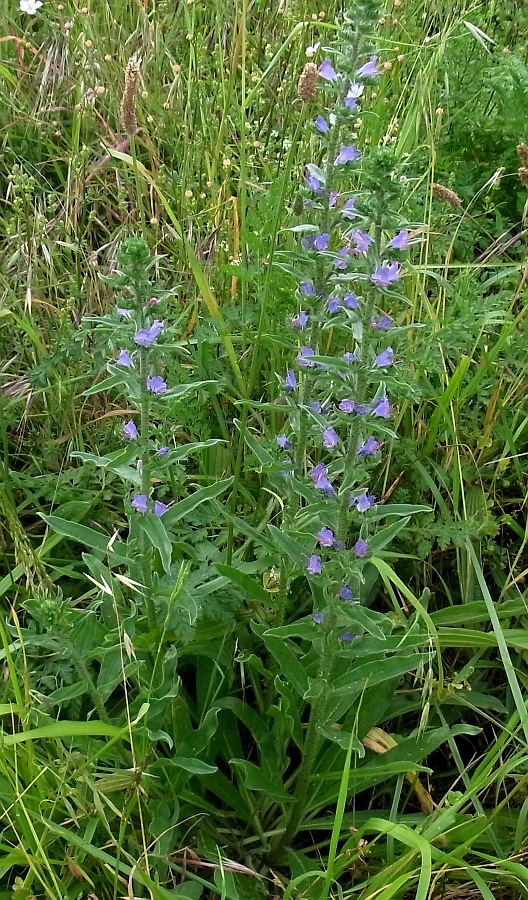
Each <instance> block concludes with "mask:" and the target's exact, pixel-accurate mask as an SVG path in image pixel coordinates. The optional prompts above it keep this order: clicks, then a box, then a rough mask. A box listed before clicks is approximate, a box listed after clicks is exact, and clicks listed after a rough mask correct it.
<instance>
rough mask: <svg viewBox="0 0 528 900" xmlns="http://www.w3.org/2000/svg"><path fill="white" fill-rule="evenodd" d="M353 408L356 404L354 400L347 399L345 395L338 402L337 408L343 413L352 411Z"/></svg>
mask: <svg viewBox="0 0 528 900" xmlns="http://www.w3.org/2000/svg"><path fill="white" fill-rule="evenodd" d="M355 408H356V404H355V403H354V401H353V400H349V399H348V398H347V397H345V399H344V400H341V402H340V404H339V409H340V410H341V412H344V413H353V412H354V410H355Z"/></svg>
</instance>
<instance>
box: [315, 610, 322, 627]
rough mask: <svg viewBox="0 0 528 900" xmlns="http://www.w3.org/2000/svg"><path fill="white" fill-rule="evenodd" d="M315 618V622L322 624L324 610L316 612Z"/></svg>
mask: <svg viewBox="0 0 528 900" xmlns="http://www.w3.org/2000/svg"><path fill="white" fill-rule="evenodd" d="M313 620H314V622H315V624H316V625H321V624H322V621H323V614H322V612H315V613H314V617H313Z"/></svg>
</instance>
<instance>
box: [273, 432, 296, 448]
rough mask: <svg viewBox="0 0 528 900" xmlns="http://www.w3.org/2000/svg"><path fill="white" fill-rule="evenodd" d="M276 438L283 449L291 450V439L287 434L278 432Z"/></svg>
mask: <svg viewBox="0 0 528 900" xmlns="http://www.w3.org/2000/svg"><path fill="white" fill-rule="evenodd" d="M275 440H276V441H277V444H278V445H279V447H280V448H281V450H291V448H292V445H291V441H290V440H289V439H288V438H287V437H286V435H285V434H278V435H277V437H276V438H275Z"/></svg>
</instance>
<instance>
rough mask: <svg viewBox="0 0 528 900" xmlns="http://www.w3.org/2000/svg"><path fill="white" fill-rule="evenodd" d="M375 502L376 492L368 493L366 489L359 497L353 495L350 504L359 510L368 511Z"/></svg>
mask: <svg viewBox="0 0 528 900" xmlns="http://www.w3.org/2000/svg"><path fill="white" fill-rule="evenodd" d="M375 503H376V497H375V496H374V494H367V492H366V491H365V492H364V493H363V494H360V495H359V497H351V498H350V500H349V501H348V505H349V506H355V507H356V509H357V511H358V512H366V511H367V509H370V507H371V506H374V504H375Z"/></svg>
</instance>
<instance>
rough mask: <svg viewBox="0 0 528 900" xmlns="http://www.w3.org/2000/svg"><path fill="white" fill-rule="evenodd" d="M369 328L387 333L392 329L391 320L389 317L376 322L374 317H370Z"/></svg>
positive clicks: (383, 317)
mask: <svg viewBox="0 0 528 900" xmlns="http://www.w3.org/2000/svg"><path fill="white" fill-rule="evenodd" d="M370 327H371V328H377V329H378V330H379V331H389V330H390V329H391V327H392V319H391V317H390V316H382V317H381V319H378V320H376V318H375V316H372V318H371V320H370Z"/></svg>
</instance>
